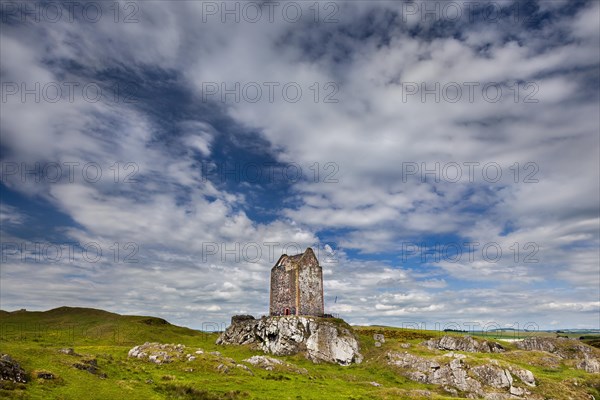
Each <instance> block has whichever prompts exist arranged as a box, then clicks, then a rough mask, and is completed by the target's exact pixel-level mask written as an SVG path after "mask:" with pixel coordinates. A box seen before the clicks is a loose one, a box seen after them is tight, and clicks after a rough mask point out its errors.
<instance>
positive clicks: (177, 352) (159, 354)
mask: <svg viewBox="0 0 600 400" xmlns="http://www.w3.org/2000/svg"><path fill="white" fill-rule="evenodd" d="M184 355H185V346H184V345H182V344H177V345H175V344H161V343H156V342H153V343H150V342H146V343H144V344H142V345H139V346H135V347H133V348H132V349H131V350H129V353H128V354H127V356H128V357H129V358H138V359H140V360H145V361H150V362H153V363H155V364H166V363H170V362H173V361H175V360H183V359H184ZM189 358H190V357H187V360H188V361H190V360H189Z"/></svg>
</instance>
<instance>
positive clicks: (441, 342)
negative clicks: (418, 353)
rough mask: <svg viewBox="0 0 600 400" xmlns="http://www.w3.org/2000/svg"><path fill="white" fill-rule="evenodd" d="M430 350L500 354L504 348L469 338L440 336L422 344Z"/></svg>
mask: <svg viewBox="0 0 600 400" xmlns="http://www.w3.org/2000/svg"><path fill="white" fill-rule="evenodd" d="M423 344H424V345H425V346H427V347H428V348H429V349H431V350H456V351H466V352H469V353H502V352H504V347H502V346H501V345H500V344H498V343H496V342H488V341H487V340H481V341H479V340H475V339H473V338H472V337H471V336H442V337H441V338H437V339H429V340H428V341H426V342H424V343H423Z"/></svg>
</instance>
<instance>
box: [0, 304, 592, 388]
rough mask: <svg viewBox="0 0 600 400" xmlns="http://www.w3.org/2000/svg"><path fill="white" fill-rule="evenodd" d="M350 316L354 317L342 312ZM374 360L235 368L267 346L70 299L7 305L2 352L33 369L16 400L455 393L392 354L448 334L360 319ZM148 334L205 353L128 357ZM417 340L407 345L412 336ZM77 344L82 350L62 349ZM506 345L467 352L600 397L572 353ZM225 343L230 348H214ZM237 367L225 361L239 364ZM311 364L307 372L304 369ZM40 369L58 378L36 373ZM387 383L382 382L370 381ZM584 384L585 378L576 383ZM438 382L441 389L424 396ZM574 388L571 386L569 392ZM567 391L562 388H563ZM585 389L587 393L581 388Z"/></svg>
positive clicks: (543, 383) (0, 323)
mask: <svg viewBox="0 0 600 400" xmlns="http://www.w3.org/2000/svg"><path fill="white" fill-rule="evenodd" d="M340 324H344V326H347V325H345V323H344V322H343V321H341V320H340ZM354 330H355V332H356V333H357V334H358V337H359V339H360V342H361V348H362V349H361V352H362V354H363V355H364V357H365V359H364V361H363V363H362V364H359V365H351V366H349V367H341V366H338V365H331V364H313V363H312V362H310V361H308V360H306V359H305V358H304V357H303V356H302V355H295V356H289V357H277V358H279V359H280V360H282V361H285V362H287V363H289V364H291V365H292V366H277V367H276V368H275V369H274V370H273V371H266V370H263V369H260V368H258V367H253V366H250V365H248V364H246V365H247V366H249V367H250V369H251V372H248V371H246V370H244V369H242V368H237V367H235V364H238V363H240V364H244V363H243V362H242V360H244V359H246V358H249V357H251V356H252V355H256V354H262V353H261V352H257V351H255V350H252V349H250V348H248V347H245V346H218V345H216V344H215V340H216V339H217V336H218V335H217V334H213V333H204V332H200V331H196V330H192V329H188V328H183V327H178V326H175V325H171V324H169V323H167V322H166V321H164V320H161V319H159V318H153V317H145V316H122V315H118V314H113V313H108V312H105V311H101V310H93V309H84V308H67V307H61V308H59V309H55V310H50V311H47V312H17V313H5V312H0V352H2V353H8V354H10V355H11V357H13V358H14V359H15V360H17V361H18V362H19V363H20V364H21V366H22V367H23V368H24V369H25V370H26V371H27V372H28V373H29V374H30V376H31V380H30V382H29V383H27V384H25V385H9V384H6V382H4V383H3V384H2V385H0V398H9V399H86V400H93V399H102V400H105V399H127V400H134V399H140V400H141V399H144V400H146V399H210V400H221V399H267V400H268V399H274V400H275V399H277V400H279V399H281V400H286V399H291V400H298V399H311V400H312V399H327V400H334V399H344V400H347V399H355V400H359V399H360V400H363V399H364V400H367V399H368V400H371V399H375V400H376V399H404V398H406V399H408V398H412V399H419V398H431V399H448V398H450V397H448V395H447V394H445V393H446V392H444V391H443V389H441V388H439V387H437V386H435V385H424V384H420V383H417V382H413V381H411V380H409V379H407V378H405V377H403V376H402V375H401V374H400V373H399V372H400V371H398V370H397V369H395V368H393V367H390V366H388V365H387V364H386V362H385V354H386V353H387V352H388V351H409V352H411V353H413V354H417V355H425V356H440V355H441V354H443V352H438V351H432V350H429V349H427V348H425V347H423V346H420V345H419V343H421V342H423V341H424V340H427V339H429V338H431V337H434V336H440V335H441V334H442V333H440V332H434V331H417V330H409V329H400V328H389V327H373V326H370V327H354ZM374 333H382V334H384V336H385V339H386V342H385V343H384V344H383V345H382V346H381V347H376V346H375V341H374V340H373V334H374ZM144 342H160V343H174V344H178V343H181V344H183V345H185V346H186V347H187V351H188V352H190V353H193V352H194V351H195V350H196V349H197V348H200V349H203V350H204V351H205V353H204V354H201V355H197V359H196V360H194V361H191V362H187V361H181V362H173V363H170V364H163V365H155V364H152V363H149V362H146V361H142V360H137V359H128V358H127V353H128V351H129V349H131V347H133V346H135V345H139V344H143V343H144ZM406 343H408V344H410V347H409V348H408V349H407V348H404V347H402V345H403V344H404V345H405V344H406ZM65 347H72V348H73V349H74V350H75V352H76V353H78V354H79V355H80V356H73V355H67V354H63V353H61V352H59V350H60V349H61V348H65ZM506 347H507V348H508V349H509V350H510V351H508V352H507V353H504V354H472V353H466V354H467V355H468V357H469V359H470V360H471V361H470V362H472V363H478V362H481V363H483V362H485V361H486V360H487V359H489V358H494V359H497V360H499V361H500V362H502V363H506V364H508V363H511V364H513V365H519V366H522V367H523V368H527V369H530V370H532V371H533V372H534V374H535V375H536V377H537V378H538V380H539V381H540V385H539V387H538V388H536V389H535V391H536V392H538V393H543V394H544V395H546V394H548V396H549V397H551V398H555V399H561V398H567V397H564V396H565V395H564V394H561V393H560V391H561V390H565V388H568V390H569V392H568V393H569V395H570V396H571V397H572V398H585V397H583V396H584V394H587V393H589V394H593V395H594V396H596V398H598V397H600V382H599V380H598V377H594V376H592V375H591V374H587V373H585V372H583V371H579V370H574V369H572V368H569V366H568V365H566V364H565V363H564V362H562V363H560V365H559V367H558V368H556V369H552V368H547V367H545V366H544V365H543V363H538V364H540V365H537V364H536V360H538V359H540V358H543V354H540V353H537V352H520V351H518V350H516V349H515V346H514V345H512V344H510V343H506ZM212 351H219V352H220V353H221V354H222V355H221V356H215V355H212V354H210V352H212ZM86 359H96V360H97V364H98V368H99V370H100V372H101V373H103V374H106V378H105V379H103V378H101V377H100V376H98V375H94V374H91V373H89V372H87V371H84V370H79V369H76V368H74V367H73V364H74V363H81V362H82V360H86ZM228 359H233V360H234V361H233V363H232V364H231V366H230V369H229V371H228V373H222V372H221V371H219V370H218V368H217V367H218V366H219V365H220V364H229V361H228ZM304 370H305V371H304ZM39 371H45V372H51V373H52V374H54V375H55V376H56V377H57V378H56V379H54V380H43V379H37V378H35V376H36V373H37V372H39ZM373 381H375V382H378V383H379V384H381V385H382V386H381V387H375V386H373V385H371V384H370V382H373ZM574 382H576V383H577V385H578V386H575V383H574ZM419 391H429V392H430V393H431V397H425V396H424V395H420V394H419V393H423V392H419ZM565 393H567V392H565ZM561 396H562V397H561ZM579 396H581V397H579Z"/></svg>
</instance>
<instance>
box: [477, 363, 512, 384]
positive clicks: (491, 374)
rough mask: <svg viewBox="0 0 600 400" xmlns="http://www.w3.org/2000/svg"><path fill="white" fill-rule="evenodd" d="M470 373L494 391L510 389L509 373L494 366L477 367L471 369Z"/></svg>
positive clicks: (510, 379) (510, 377) (510, 378)
mask: <svg viewBox="0 0 600 400" xmlns="http://www.w3.org/2000/svg"><path fill="white" fill-rule="evenodd" d="M471 372H472V373H473V374H474V375H475V376H477V377H478V378H479V380H480V381H482V382H485V384H486V385H487V386H491V387H493V388H496V389H503V388H510V387H511V386H512V383H513V378H512V376H511V374H510V372H509V371H508V370H503V369H502V368H500V367H498V366H495V365H490V364H485V365H479V366H477V367H473V368H471Z"/></svg>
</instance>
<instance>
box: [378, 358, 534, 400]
mask: <svg viewBox="0 0 600 400" xmlns="http://www.w3.org/2000/svg"><path fill="white" fill-rule="evenodd" d="M455 356H459V357H455ZM442 357H443V358H440V357H438V358H437V359H436V358H427V357H421V356H417V355H414V354H410V353H407V352H403V353H397V352H388V353H387V359H388V364H390V365H395V366H397V367H399V368H402V372H401V373H402V375H404V376H406V377H407V378H409V379H412V380H414V381H417V382H421V383H426V384H434V385H440V386H441V387H443V388H444V390H446V391H447V392H449V393H451V394H453V395H454V396H457V395H458V393H459V391H461V392H464V393H465V394H467V397H469V398H485V399H490V400H494V399H496V400H504V399H514V398H515V397H514V396H528V397H527V398H532V399H533V398H536V399H537V398H538V397H536V396H532V395H531V392H529V391H528V390H527V389H525V388H521V387H518V386H517V387H516V386H513V383H514V379H513V376H512V375H511V371H514V373H515V374H516V375H517V376H519V379H521V381H523V382H524V383H527V384H529V385H530V386H535V377H534V376H533V374H532V373H531V371H527V370H522V369H519V368H516V367H510V368H509V369H505V368H502V367H501V366H500V365H499V363H498V362H495V360H489V363H487V364H483V365H477V366H470V365H469V364H468V363H466V362H465V357H464V355H460V354H453V353H447V354H445V355H444V356H442ZM448 358H451V359H450V360H448ZM497 390H500V391H497ZM511 396H513V397H511ZM517 398H519V397H517Z"/></svg>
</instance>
